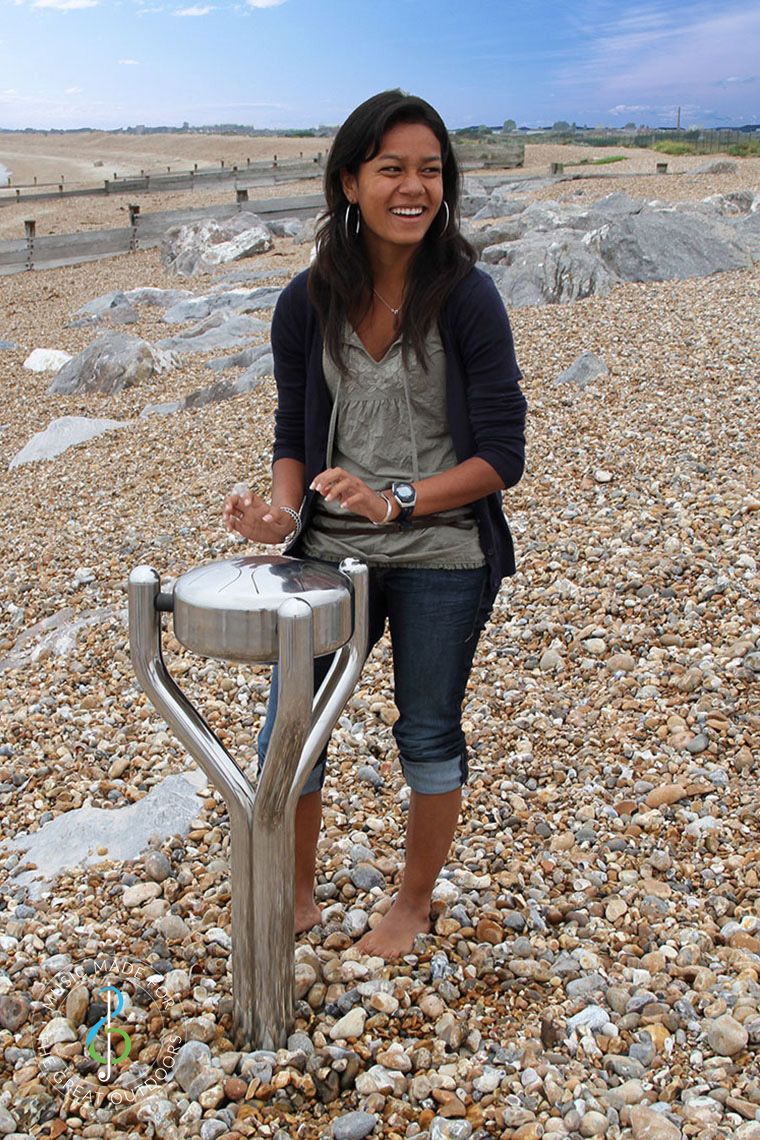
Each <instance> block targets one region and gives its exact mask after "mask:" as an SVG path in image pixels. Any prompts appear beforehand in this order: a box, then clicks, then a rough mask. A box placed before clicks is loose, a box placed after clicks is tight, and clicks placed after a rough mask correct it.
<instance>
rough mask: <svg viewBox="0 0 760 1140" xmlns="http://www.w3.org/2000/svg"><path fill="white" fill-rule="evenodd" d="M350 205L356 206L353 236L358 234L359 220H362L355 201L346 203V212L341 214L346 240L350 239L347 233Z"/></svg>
mask: <svg viewBox="0 0 760 1140" xmlns="http://www.w3.org/2000/svg"><path fill="white" fill-rule="evenodd" d="M352 206H356V227H355V229H354V235H355V236H356V235H358V233H359V230H360V228H361V220H362V215H361V211H360V209H359V207H358V205H357V204H356V202H349V203H348V205H347V206H346V212H345V214H344V215H343V228H344V230H345V231H346V241H349V240H350V237H349V233H348V219H349V217H350V216H351V207H352Z"/></svg>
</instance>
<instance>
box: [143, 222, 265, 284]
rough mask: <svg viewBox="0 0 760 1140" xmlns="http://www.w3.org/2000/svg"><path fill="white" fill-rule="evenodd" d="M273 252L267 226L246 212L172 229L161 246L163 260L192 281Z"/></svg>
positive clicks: (174, 271) (166, 264) (180, 275)
mask: <svg viewBox="0 0 760 1140" xmlns="http://www.w3.org/2000/svg"><path fill="white" fill-rule="evenodd" d="M271 248H272V235H271V233H270V232H269V229H268V228H267V226H266V225H265V224H264V223H263V222H262V220H261V219H260V218H258V217H257V216H256V215H255V214H250V213H248V212H247V211H246V212H241V213H239V214H235V215H234V216H233V217H231V218H225V219H223V220H217V219H215V218H206V219H204V220H202V221H198V222H191V223H190V224H189V225H186V226H173V227H172V229H170V230H168V231H167V233H166V236H165V238H164V240H163V242H162V244H161V260H162V262H163V264H164V265H165V266H166V268H167V269H168V270H169V271H170V272H172V273H176V274H177V276H178V277H193V276H195V275H196V274H199V273H211V272H212V271H213V270H214V269H215V268H216V266H218V265H223V264H225V263H226V262H230V261H239V260H240V258H243V257H251V256H253V255H254V254H256V253H266V252H268V251H269V250H270V249H271Z"/></svg>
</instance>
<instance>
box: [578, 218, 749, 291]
mask: <svg viewBox="0 0 760 1140" xmlns="http://www.w3.org/2000/svg"><path fill="white" fill-rule="evenodd" d="M588 245H589V249H590V250H591V251H593V252H595V253H597V254H598V255H599V257H601V259H602V261H603V262H604V264H605V266H606V268H607V269H608V270H609V271H610V272H612V273H614V274H615V275H616V276H617V277H619V278H620V279H621V280H623V281H667V280H672V279H677V280H682V279H685V278H687V277H706V276H707V275H708V274H710V273H721V272H724V271H725V270H729V269H744V268H746V267H747V266H748V265H751V264H752V258H751V257H750V255H749V253H748V252H747V250H746V249H745V248H744V247H743V246H742V244H741V242H740V240H739V237H738V236H737V234H736V231H735V229H734V228H733V227H732V226H730V225H728V224H727V223H726V222H724V221H723V220H721V219H720V218H711V217H709V216H706V215H704V214H702V215H697V214H688V213H685V212H676V211H675V210H646V211H642V212H641V213H639V214H635V215H631V216H629V217H624V218H622V219H621V220H620V221H619V222H617V223H615V224H608V225H605V226H603V227H602V228H601V229H600V230H598V231H596V232H595V233H592V234H590V235H589V238H588Z"/></svg>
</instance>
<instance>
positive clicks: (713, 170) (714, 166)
mask: <svg viewBox="0 0 760 1140" xmlns="http://www.w3.org/2000/svg"><path fill="white" fill-rule="evenodd" d="M691 173H692V174H738V173H739V164H738V162H731V161H730V160H729V159H727V158H715V159H713V160H712V161H711V162H703V163H701V165H699V166H696V167H695V168H694V170H692V172H691Z"/></svg>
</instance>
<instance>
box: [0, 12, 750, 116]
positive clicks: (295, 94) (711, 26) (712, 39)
mask: <svg viewBox="0 0 760 1140" xmlns="http://www.w3.org/2000/svg"><path fill="white" fill-rule="evenodd" d="M387 87H402V88H404V89H405V90H407V91H411V92H413V93H414V94H419V95H422V96H423V97H424V98H426V99H428V100H429V101H430V102H431V103H433V104H434V105H435V106H436V107H437V108H438V109H439V110H440V111H441V113H442V115H443V117H444V119H445V120H446V122H447V123H448V125H449V126H450V127H459V126H465V125H468V124H472V123H488V124H495V123H501V122H503V120H504V119H506V118H513V119H515V120H516V121H517V123H518V125H526V126H539V125H542V124H551V123H553V122H555V121H556V120H558V119H567V120H568V121H575V122H577V123H587V124H590V125H592V126H593V125H596V124H600V123H605V124H609V125H622V124H624V123H626V122H628V121H634V122H636V123H646V124H648V125H652V126H670V125H674V124H675V116H676V108H677V107H678V106H681V108H682V112H681V124H682V126H689V125H703V126H721V125H727V124H741V123H748V122H760V4H758V3H757V0H718V3H715V0H713V2H711V3H686V2H685V0H667V2H664V0H654V2H651V3H647V2H646V0H644V2H643V3H631V2H629V0H566V2H564V3H563V2H561V0H471V2H470V3H467V2H466V0H382V2H381V0H176V2H174V3H165V2H163V0H0V128H1V127H12V128H18V127H38V128H47V127H79V126H95V127H101V128H114V127H120V126H127V125H133V124H136V123H146V124H149V125H157V124H168V125H181V123H182V122H183V120H188V121H189V122H190V123H192V124H197V125H200V124H206V123H215V122H239V123H249V124H253V125H254V126H257V127H294V126H313V125H317V124H319V123H329V124H334V123H339V122H341V121H342V120H343V119H344V118H345V116H346V115H347V114H348V112H349V111H350V110H351V109H352V107H354V106H356V104H357V103H359V102H361V101H362V100H363V99H364V98H366V97H367V96H369V95H371V94H373V93H374V92H376V91H378V90H382V89H384V88H387Z"/></svg>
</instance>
